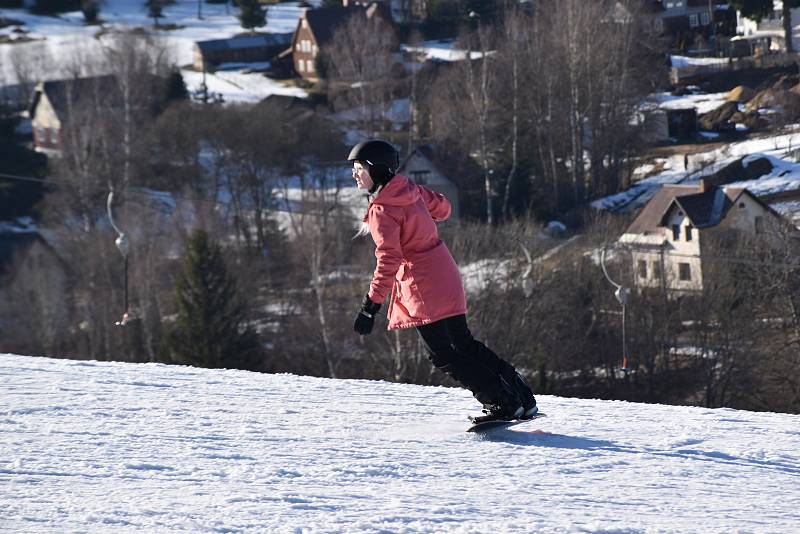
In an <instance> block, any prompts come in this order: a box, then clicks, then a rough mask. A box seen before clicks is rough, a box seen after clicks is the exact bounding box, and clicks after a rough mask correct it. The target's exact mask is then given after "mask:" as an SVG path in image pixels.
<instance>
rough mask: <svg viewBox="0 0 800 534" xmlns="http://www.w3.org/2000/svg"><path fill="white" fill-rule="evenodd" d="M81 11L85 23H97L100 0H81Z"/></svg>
mask: <svg viewBox="0 0 800 534" xmlns="http://www.w3.org/2000/svg"><path fill="white" fill-rule="evenodd" d="M81 12H83V19H84V20H85V21H86V24H95V23H97V18H98V16H99V15H100V0H81Z"/></svg>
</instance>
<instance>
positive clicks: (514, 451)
mask: <svg viewBox="0 0 800 534" xmlns="http://www.w3.org/2000/svg"><path fill="white" fill-rule="evenodd" d="M0 375H2V379H1V380H0V530H2V531H4V532H28V533H31V532H33V533H36V532H107V531H114V532H176V531H191V532H211V531H214V532H242V531H259V532H587V531H588V532H610V531H613V532H792V531H796V530H797V528H798V525H800V484H799V483H798V482H800V416H796V415H786V414H777V413H756V412H745V411H736V410H730V409H719V410H711V409H703V408H689V407H675V406H664V405H645V404H633V403H626V402H612V401H600V400H580V399H567V398H560V397H554V396H544V395H541V396H538V401H539V406H540V408H541V410H542V411H543V412H546V413H547V417H544V418H541V419H537V420H534V421H531V422H528V423H524V424H522V425H518V426H516V427H513V428H511V429H505V430H497V431H493V432H491V433H488V434H485V435H474V434H468V433H466V432H465V429H466V428H467V421H466V419H465V416H466V415H467V414H468V413H475V412H476V408H477V403H476V402H475V401H474V400H473V399H472V398H471V396H470V395H469V393H468V392H466V391H464V390H460V389H449V388H441V387H424V386H416V385H407V384H396V383H387V382H373V381H366V380H331V379H322V378H312V377H303V376H292V375H285V374H273V375H271V374H257V373H248V372H243V371H230V370H206V369H198V368H191V367H180V366H166V365H161V364H126V363H107V362H94V361H74V360H54V359H46V358H34V357H29V356H16V355H8V354H7V355H0Z"/></svg>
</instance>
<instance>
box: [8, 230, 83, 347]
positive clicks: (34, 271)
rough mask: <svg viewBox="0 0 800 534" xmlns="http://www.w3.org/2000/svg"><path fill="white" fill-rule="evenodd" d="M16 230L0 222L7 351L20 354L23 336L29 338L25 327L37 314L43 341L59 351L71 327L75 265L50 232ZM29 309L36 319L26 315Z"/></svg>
mask: <svg viewBox="0 0 800 534" xmlns="http://www.w3.org/2000/svg"><path fill="white" fill-rule="evenodd" d="M13 226H14V225H13V224H9V223H8V222H2V223H0V338H2V339H3V342H4V346H5V350H10V351H13V350H16V349H15V346H16V345H15V343H18V342H19V339H20V336H25V335H29V333H28V332H25V331H24V330H23V331H21V330H22V329H23V328H24V327H21V325H24V324H25V321H26V320H32V317H33V316H35V317H36V318H37V319H36V320H37V321H39V324H40V326H42V332H43V333H44V335H43V336H42V337H39V338H38V339H37V341H38V342H39V343H40V345H41V346H43V347H45V348H46V349H47V350H54V349H55V348H56V347H57V346H58V344H59V340H60V339H63V337H64V336H65V335H66V331H67V330H68V328H69V326H70V325H69V320H70V318H69V315H68V314H65V313H63V310H64V308H65V307H68V306H69V302H67V295H68V293H69V291H68V290H69V274H70V271H69V267H68V265H67V264H66V262H65V261H64V259H63V257H62V256H61V255H60V254H59V253H58V252H57V251H56V249H55V247H54V246H53V244H52V242H51V241H50V239H48V238H47V237H46V233H43V232H41V231H36V230H35V229H34V230H30V229H23V230H20V229H19V228H12V227H13ZM28 310H30V311H31V312H32V313H31V316H28V317H25V316H22V317H21V316H20V314H22V315H26V312H27V311H28ZM34 310H35V311H34ZM24 346H28V345H27V344H25V343H23V344H22V345H21V346H20V348H22V347H24Z"/></svg>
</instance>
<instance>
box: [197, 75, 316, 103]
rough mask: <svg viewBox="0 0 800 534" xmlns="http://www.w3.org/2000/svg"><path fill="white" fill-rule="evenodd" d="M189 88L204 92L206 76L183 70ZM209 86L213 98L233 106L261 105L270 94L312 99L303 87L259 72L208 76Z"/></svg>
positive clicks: (206, 81) (207, 82)
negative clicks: (201, 89) (278, 80)
mask: <svg viewBox="0 0 800 534" xmlns="http://www.w3.org/2000/svg"><path fill="white" fill-rule="evenodd" d="M181 75H182V76H183V80H184V82H186V87H187V88H188V89H189V90H190V91H192V92H193V93H195V94H199V93H200V87H201V86H202V83H203V73H201V72H197V71H193V70H187V69H182V70H181ZM205 83H206V87H208V92H209V95H212V98H213V95H219V96H221V97H222V99H223V101H224V102H228V103H232V102H238V103H257V102H260V101H262V100H264V99H265V98H267V97H268V96H270V95H286V96H296V97H299V98H305V97H306V96H308V93H306V92H305V91H304V90H303V89H300V88H299V87H289V86H287V85H285V84H282V83H280V82H277V81H275V80H271V79H270V78H267V77H266V76H264V75H263V74H259V73H257V72H253V73H250V72H236V71H217V72H215V73H213V74H211V73H208V74H206V76H205Z"/></svg>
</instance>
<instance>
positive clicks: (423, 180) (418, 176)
mask: <svg viewBox="0 0 800 534" xmlns="http://www.w3.org/2000/svg"><path fill="white" fill-rule="evenodd" d="M430 176H431V171H411V178H413V179H414V183H415V184H419V185H425V184H427V183H428V179H429V178H430Z"/></svg>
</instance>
